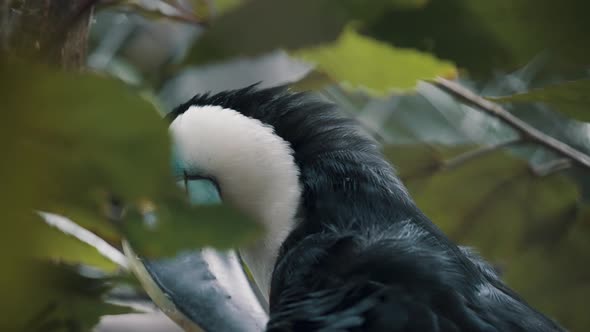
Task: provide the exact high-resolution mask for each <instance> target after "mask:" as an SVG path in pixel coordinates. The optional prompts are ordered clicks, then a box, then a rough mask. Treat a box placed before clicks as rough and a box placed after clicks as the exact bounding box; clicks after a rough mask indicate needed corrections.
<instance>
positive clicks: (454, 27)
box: [364, 0, 590, 76]
mask: <svg viewBox="0 0 590 332" xmlns="http://www.w3.org/2000/svg"><path fill="white" fill-rule="evenodd" d="M589 10H590V3H589V2H588V1H585V0H565V1H560V2H555V1H550V0H521V1H513V0H497V1H472V0H448V1H430V2H428V4H427V5H426V6H425V7H424V8H423V9H422V10H412V11H409V10H400V9H396V8H393V9H390V10H389V12H388V13H387V14H385V15H383V17H381V18H380V19H379V20H378V21H377V22H375V23H374V24H371V25H370V27H368V28H367V29H366V30H365V31H364V32H365V33H368V34H370V35H371V36H374V37H376V38H378V39H381V40H385V41H388V42H390V43H392V44H393V45H396V46H398V47H409V48H417V49H420V50H423V51H427V52H431V53H434V54H436V56H437V57H439V58H442V59H449V60H451V61H453V62H454V63H456V64H457V65H458V66H459V67H461V68H466V69H467V70H469V72H470V73H471V74H475V75H482V76H487V75H490V74H492V73H493V72H494V71H498V70H512V69H514V68H516V67H520V66H522V65H524V64H525V63H527V62H528V61H530V59H532V58H533V57H534V56H536V55H538V54H539V53H540V52H543V51H548V52H549V53H550V54H552V55H554V56H555V59H556V61H555V63H554V64H553V65H555V66H556V67H560V68H563V67H565V68H572V67H573V68H575V67H580V66H582V67H581V68H585V66H587V65H588V58H589V57H590V48H588V47H583V46H582V45H585V43H586V40H587V36H586V31H588V30H589V28H590V23H589V21H588V19H587V13H588V11H589Z"/></svg>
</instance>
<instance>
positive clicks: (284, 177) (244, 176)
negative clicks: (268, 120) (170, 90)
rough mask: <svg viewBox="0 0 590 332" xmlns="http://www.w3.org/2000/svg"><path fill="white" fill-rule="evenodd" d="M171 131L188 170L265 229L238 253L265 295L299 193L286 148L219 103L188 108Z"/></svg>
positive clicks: (259, 126)
mask: <svg viewBox="0 0 590 332" xmlns="http://www.w3.org/2000/svg"><path fill="white" fill-rule="evenodd" d="M170 130H171V132H172V136H173V138H174V140H175V144H176V149H177V152H178V154H179V156H180V158H181V159H182V160H181V166H182V167H183V169H184V170H185V171H186V172H187V174H199V175H207V176H211V177H213V178H215V179H216V180H217V183H218V184H219V187H220V190H221V194H222V197H223V199H224V201H226V202H228V203H230V204H232V205H234V206H236V207H237V208H238V209H240V210H242V211H243V212H244V213H245V214H247V215H249V216H250V217H252V218H254V219H255V220H257V221H259V222H261V223H262V224H263V226H264V227H265V230H266V235H265V236H264V238H263V239H262V240H261V241H260V243H259V244H257V245H255V246H254V247H252V248H248V249H245V250H243V251H242V257H243V258H244V260H245V261H246V264H248V266H249V268H250V270H251V271H252V274H253V276H254V279H255V280H256V282H257V284H258V286H259V287H260V289H261V291H262V292H263V293H264V295H265V296H266V297H267V299H268V293H269V291H270V278H271V273H272V269H273V267H274V263H275V260H276V256H277V253H278V250H279V248H280V245H281V243H282V242H283V241H284V240H285V238H286V236H287V235H288V234H289V232H290V231H291V229H292V228H293V223H294V220H293V219H294V217H295V213H296V211H297V207H298V205H299V199H300V196H301V188H300V186H299V180H298V177H299V170H298V168H297V165H296V164H295V161H294V159H293V151H292V150H291V147H290V146H289V144H288V143H287V142H286V141H284V140H283V139H282V138H280V137H279V136H277V135H276V134H275V133H274V130H273V128H271V127H270V126H267V125H265V124H263V123H262V122H260V121H258V120H256V119H252V118H249V117H246V116H244V115H242V114H241V113H239V112H237V111H235V110H231V109H225V108H222V107H219V106H192V107H191V108H189V109H188V110H187V111H186V112H185V113H183V114H181V115H179V116H178V117H177V118H176V119H175V120H174V121H173V122H172V124H171V125H170Z"/></svg>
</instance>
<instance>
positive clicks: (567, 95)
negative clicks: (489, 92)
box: [488, 80, 590, 122]
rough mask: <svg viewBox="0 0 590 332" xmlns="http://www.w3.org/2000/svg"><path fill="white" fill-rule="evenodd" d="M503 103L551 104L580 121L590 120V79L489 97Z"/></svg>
mask: <svg viewBox="0 0 590 332" xmlns="http://www.w3.org/2000/svg"><path fill="white" fill-rule="evenodd" d="M488 99H491V100H493V101H496V102H501V103H536V102H542V103H546V104H548V105H550V106H551V107H553V109H554V110H555V111H557V112H561V113H563V114H565V115H567V116H569V117H572V118H574V119H576V120H579V121H585V122H590V110H589V109H588V105H590V80H579V81H571V82H565V83H560V84H556V85H550V86H546V87H543V88H540V89H534V90H531V91H528V92H525V93H518V94H514V95H511V96H502V97H491V98H488Z"/></svg>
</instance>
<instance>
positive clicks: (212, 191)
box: [188, 179, 221, 204]
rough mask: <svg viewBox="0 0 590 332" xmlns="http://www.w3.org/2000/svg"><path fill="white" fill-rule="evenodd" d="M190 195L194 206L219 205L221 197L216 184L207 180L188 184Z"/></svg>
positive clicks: (192, 181) (193, 181)
mask: <svg viewBox="0 0 590 332" xmlns="http://www.w3.org/2000/svg"><path fill="white" fill-rule="evenodd" d="M188 195H189V197H190V202H191V203H192V204H219V203H221V197H220V196H219V192H218V191H217V187H216V186H215V184H214V183H213V182H212V181H210V180H207V179H200V180H191V181H189V182H188Z"/></svg>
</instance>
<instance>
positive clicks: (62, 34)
mask: <svg viewBox="0 0 590 332" xmlns="http://www.w3.org/2000/svg"><path fill="white" fill-rule="evenodd" d="M95 2H96V1H87V0H4V1H3V3H2V4H1V5H0V6H1V8H0V30H1V31H0V32H1V34H0V39H1V40H0V41H1V47H2V53H3V54H4V55H10V56H13V57H19V58H20V57H26V58H33V59H35V60H38V61H40V62H43V63H46V64H51V65H55V66H58V67H61V68H65V69H74V70H75V69H80V68H82V67H83V66H84V64H85V61H86V54H87V48H88V31H89V24H90V18H91V15H92V7H93V4H94V3H95Z"/></svg>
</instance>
